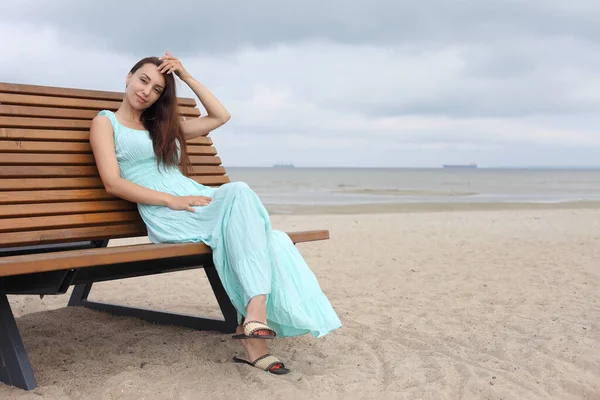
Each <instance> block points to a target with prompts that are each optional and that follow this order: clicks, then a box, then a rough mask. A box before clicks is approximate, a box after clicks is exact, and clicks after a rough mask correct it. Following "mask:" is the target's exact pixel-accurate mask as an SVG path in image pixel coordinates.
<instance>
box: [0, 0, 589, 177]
mask: <svg viewBox="0 0 600 400" xmlns="http://www.w3.org/2000/svg"><path fill="white" fill-rule="evenodd" d="M150 3H151V2H139V1H138V2H135V1H132V2H122V1H120V2H117V1H112V0H105V1H104V2H102V5H101V6H100V5H99V4H94V5H92V4H91V3H83V2H75V1H68V0H60V1H53V2H45V1H32V0H29V1H26V0H24V1H21V2H10V3H6V4H3V5H2V8H3V9H2V12H1V13H0V35H1V37H3V38H9V37H10V40H3V41H2V42H0V51H1V52H2V54H4V55H5V57H3V58H2V59H0V81H10V82H23V83H33V84H44V85H56V86H71V87H83V88H90V89H102V90H121V89H122V86H123V81H124V78H125V75H126V73H127V71H128V70H129V68H130V67H131V66H132V65H133V64H134V63H135V61H137V59H139V58H141V57H143V56H146V55H148V54H154V55H159V54H161V53H162V51H164V50H165V49H170V50H171V51H172V52H173V53H174V54H176V55H178V56H180V57H181V58H182V60H183V61H184V64H185V65H186V67H187V68H188V70H190V71H191V72H192V73H193V74H194V75H195V76H196V77H197V78H198V79H199V80H200V81H201V82H203V83H204V84H205V85H206V86H207V87H208V88H209V89H210V90H211V91H212V92H213V93H215V95H217V97H218V98H219V99H220V100H221V101H222V102H223V103H224V104H225V105H226V107H227V108H228V109H229V111H230V112H231V114H232V116H233V118H232V120H231V121H230V122H229V123H228V124H227V125H226V126H225V127H223V128H220V129H219V130H218V131H217V132H215V138H217V137H218V140H219V141H220V142H219V149H220V151H221V152H222V153H223V157H224V159H225V158H227V160H228V161H229V160H231V162H232V163H234V164H238V161H237V160H240V162H242V160H245V161H243V162H248V163H253V162H254V163H256V161H253V160H256V159H259V158H260V159H261V160H262V161H261V162H262V163H264V164H267V165H268V164H270V163H272V162H274V161H276V160H277V157H278V155H284V154H287V153H289V154H290V157H289V158H290V159H291V158H294V159H296V160H304V161H303V162H305V163H306V164H313V163H314V162H320V163H322V164H323V163H334V164H336V163H337V164H339V165H342V164H343V165H353V163H356V165H359V164H360V165H383V166H392V165H405V164H410V165H421V164H422V163H431V164H433V165H438V164H439V163H440V161H442V162H446V161H448V162H451V161H452V162H454V161H453V160H456V161H457V162H467V161H471V160H472V159H474V158H475V159H477V160H482V157H483V161H484V162H485V160H486V159H487V160H489V161H490V162H492V161H494V162H495V163H499V161H498V160H500V161H501V160H505V161H504V162H506V163H518V164H523V162H524V161H528V162H534V163H537V162H539V163H545V162H549V161H548V160H552V159H555V158H556V156H555V155H556V154H560V152H561V150H560V149H567V150H568V151H569V152H572V154H582V155H583V157H576V156H573V157H572V159H573V160H574V161H575V162H578V163H594V162H595V157H591V156H590V155H589V152H588V149H589V148H596V149H597V148H598V147H600V140H599V139H598V138H600V135H598V130H597V127H598V126H600V116H599V115H598V113H597V111H596V110H597V109H598V108H599V107H600V83H599V82H600V51H599V50H600V49H598V44H597V43H598V38H600V27H599V26H598V25H597V23H596V21H597V20H598V18H599V17H600V5H595V4H594V3H592V2H588V1H584V0H582V1H572V2H570V3H569V4H568V5H567V4H566V3H559V2H542V1H533V0H532V1H529V2H516V1H509V2H500V1H491V2H476V1H468V0H462V1H457V2H443V1H433V0H428V1H425V0H423V1H420V2H398V1H369V2H367V1H356V2H351V3H348V2H341V1H329V2H327V3H322V2H317V1H315V0H306V1H304V2H296V3H281V2H275V1H266V0H260V1H256V2H251V3H248V2H241V1H237V2H234V1H225V2H220V3H218V4H217V3H210V4H209V3H206V4H203V5H202V6H199V5H188V4H187V3H185V4H184V2H182V1H179V0H172V1H171V2H169V8H168V9H167V10H170V11H168V12H165V8H164V7H163V6H162V5H161V6H160V7H158V8H157V6H156V5H152V4H150ZM180 94H182V95H185V96H192V93H191V91H190V90H189V89H188V88H186V87H185V85H182V86H181V91H180ZM217 135H218V136H217ZM248 149H251V150H250V152H251V153H252V152H253V153H254V155H255V156H256V158H255V159H253V158H252V157H250V155H248V154H247V153H248V152H249V151H248ZM524 149H525V150H526V151H525V150H524ZM536 149H537V150H536ZM541 149H543V151H545V152H546V153H545V154H540V152H539V151H541ZM584 149H585V151H584ZM292 152H295V154H297V156H295V157H292V155H291V153H292ZM511 152H512V153H511ZM510 154H517V155H518V158H517V159H515V158H514V157H512V155H510ZM550 154H553V156H550ZM399 157H400V158H399ZM315 160H316V161H315ZM298 163H299V164H300V163H301V162H298ZM369 163H370V164H369ZM238 165H239V164H238Z"/></svg>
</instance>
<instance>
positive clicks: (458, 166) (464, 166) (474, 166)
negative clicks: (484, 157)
mask: <svg viewBox="0 0 600 400" xmlns="http://www.w3.org/2000/svg"><path fill="white" fill-rule="evenodd" d="M443 167H444V168H477V164H475V163H471V164H444V165H443Z"/></svg>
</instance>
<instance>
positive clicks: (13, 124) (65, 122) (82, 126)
mask: <svg viewBox="0 0 600 400" xmlns="http://www.w3.org/2000/svg"><path fill="white" fill-rule="evenodd" d="M91 125H92V120H91V119H90V120H84V119H53V118H26V117H2V116H0V127H3V128H28V129H63V130H64V129H69V130H85V131H89V129H90V126H91Z"/></svg>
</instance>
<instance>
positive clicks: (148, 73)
mask: <svg viewBox="0 0 600 400" xmlns="http://www.w3.org/2000/svg"><path fill="white" fill-rule="evenodd" d="M126 82H127V89H126V90H125V95H126V96H127V99H128V101H129V103H130V104H131V106H132V107H133V108H135V109H138V110H145V109H146V108H148V107H150V106H151V105H152V104H154V102H155V101H156V100H158V98H159V97H160V95H161V94H162V92H163V91H164V90H165V77H164V76H163V74H161V73H160V72H159V71H158V67H157V66H156V65H154V64H151V63H150V64H144V65H142V66H141V67H140V68H139V69H138V70H137V71H135V72H134V73H133V74H129V75H128V76H127V81H126Z"/></svg>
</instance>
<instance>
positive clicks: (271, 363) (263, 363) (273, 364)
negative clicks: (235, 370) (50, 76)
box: [233, 353, 291, 375]
mask: <svg viewBox="0 0 600 400" xmlns="http://www.w3.org/2000/svg"><path fill="white" fill-rule="evenodd" d="M233 362H234V363H244V364H248V365H251V366H253V367H256V368H259V369H262V370H263V371H267V372H270V373H272V374H275V375H285V374H288V373H290V372H291V371H290V370H289V369H287V368H286V367H285V365H284V364H283V363H282V362H281V361H279V359H278V358H277V357H275V356H272V355H270V354H268V353H267V354H265V355H264V356H260V357H258V358H257V359H256V360H254V361H253V362H250V361H248V360H244V359H243V358H239V357H233Z"/></svg>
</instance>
